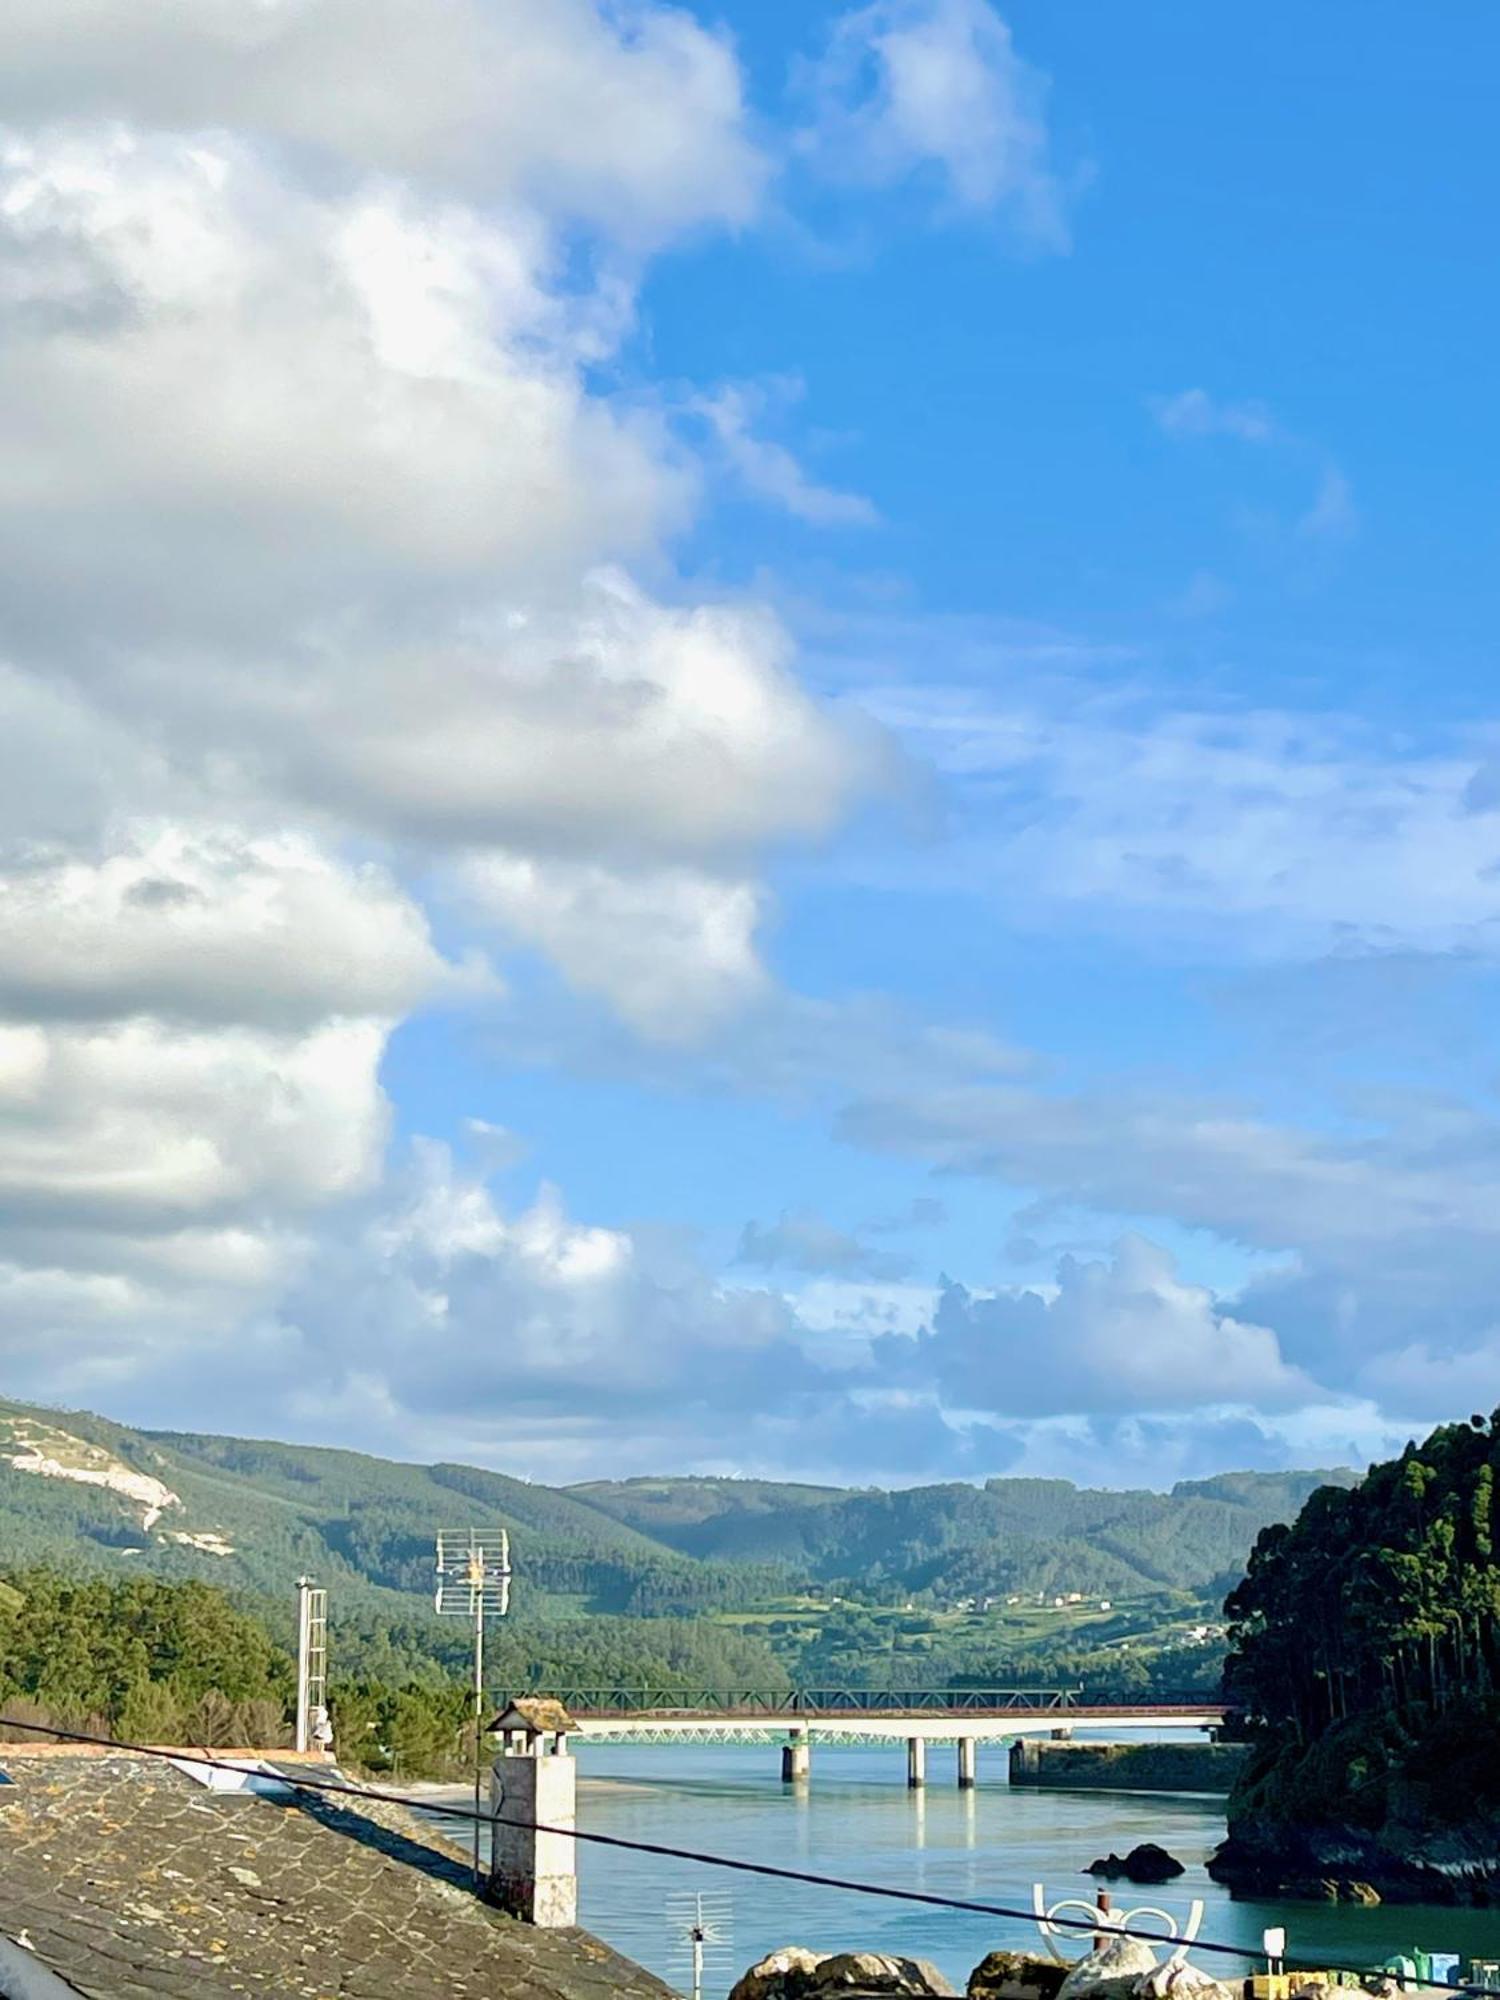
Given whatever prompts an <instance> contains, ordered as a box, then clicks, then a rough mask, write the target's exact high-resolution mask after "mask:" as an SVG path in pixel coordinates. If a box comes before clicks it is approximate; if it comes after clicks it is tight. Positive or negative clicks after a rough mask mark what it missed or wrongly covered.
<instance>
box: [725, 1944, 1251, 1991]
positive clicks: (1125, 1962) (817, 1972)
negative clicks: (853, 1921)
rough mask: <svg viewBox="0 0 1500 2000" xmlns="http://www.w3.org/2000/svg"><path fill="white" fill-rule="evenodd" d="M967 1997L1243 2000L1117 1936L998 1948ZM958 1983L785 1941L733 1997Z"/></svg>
mask: <svg viewBox="0 0 1500 2000" xmlns="http://www.w3.org/2000/svg"><path fill="white" fill-rule="evenodd" d="M964 1990H965V1993H966V1995H967V1996H968V2000H1238V1994H1239V1982H1238V1981H1236V1982H1235V1984H1234V1985H1233V1986H1226V1985H1223V1984H1221V1983H1220V1982H1219V1981H1218V1980H1216V1979H1214V1978H1212V1977H1211V1976H1210V1975H1209V1974H1208V1973H1205V1972H1202V1971H1200V1970H1199V1968H1198V1967H1197V1966H1195V1965H1187V1964H1177V1963H1175V1962H1173V1961H1172V1960H1171V1959H1170V1958H1168V1959H1167V1960H1165V1961H1162V1962H1160V1963H1159V1962H1158V1960H1157V1957H1156V1953H1155V1952H1154V1951H1153V1950H1152V1949H1151V1947H1150V1946H1149V1945H1148V1944H1145V1943H1143V1942H1142V1941H1141V1940H1140V1939H1138V1938H1126V1937H1116V1938H1111V1939H1109V1940H1108V1942H1107V1943H1105V1944H1103V1945H1101V1946H1099V1947H1097V1948H1096V1949H1095V1950H1093V1951H1091V1952H1088V1953H1087V1954H1086V1955H1085V1956H1084V1957H1083V1958H1081V1959H1078V1960H1076V1961H1074V1963H1073V1964H1071V1965H1061V1964H1059V1963H1057V1962H1056V1961H1055V1960H1053V1959H1050V1958H1038V1957H1035V1956H1032V1955H1031V1954H1029V1953H1026V1952H1019V1951H992V1952H991V1953H990V1954H989V1955H988V1957H986V1958H984V1959H982V1960H981V1961H980V1963H979V1964H978V1965H976V1966H975V1968H974V1970H973V1971H972V1972H971V1973H970V1975H969V1978H968V1982H967V1985H966V1986H965V1989H964ZM953 1993H954V1988H953V1987H952V1986H950V1985H949V1983H948V1981H947V1980H946V1979H944V1977H943V1975H942V1974H941V1973H940V1972H938V1971H937V1970H936V1968H935V1967H933V1966H931V1965H929V1964H928V1963H927V1962H926V1960H925V1959H920V1958H892V1957H889V1956H887V1955H886V1954H884V1953H882V1952H873V1951H849V1952H833V1953H819V1952H812V1951H806V1950H804V1949H803V1948H802V1946H800V1945H783V1946H782V1948H781V1950H780V1951H773V1952H771V1953H770V1954H769V1956H767V1957H766V1958H763V1959H762V1960H761V1961H760V1962H759V1964H757V1965H752V1966H751V1968H750V1970H749V1971H748V1972H747V1973H746V1974H745V1975H744V1977H743V1978H742V1979H741V1980H740V1981H739V1983H738V1984H737V1985H736V1986H735V1988H734V1990H733V1991H732V1992H731V1994H730V1996H729V2000H834V1996H837V2000H897V1996H905V2000H935V1996H946V1995H952V1994H953Z"/></svg>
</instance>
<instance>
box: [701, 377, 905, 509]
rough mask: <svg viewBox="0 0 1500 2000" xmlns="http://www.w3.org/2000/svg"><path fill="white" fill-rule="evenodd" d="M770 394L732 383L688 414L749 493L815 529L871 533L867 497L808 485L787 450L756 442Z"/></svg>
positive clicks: (770, 442)
mask: <svg viewBox="0 0 1500 2000" xmlns="http://www.w3.org/2000/svg"><path fill="white" fill-rule="evenodd" d="M770 400H771V397H770V392H769V391H767V390H766V389H764V388H757V387H756V386H755V385H754V384H750V383H743V382H728V383H725V384H724V385H723V386H722V387H721V388H719V389H716V390H715V391H714V392H713V393H712V394H711V395H704V396H697V397H694V398H693V399H692V401H691V402H690V404H689V406H688V407H689V408H690V409H691V410H692V411H694V412H696V414H697V415H698V416H700V417H702V418H703V419H704V421H705V422H706V423H707V424H708V426H709V428H710V429H711V431H712V432H713V435H714V437H715V438H716V440H717V441H718V445H719V449H720V451H721V453H722V454H723V457H724V461H725V463H726V464H727V465H728V467H729V469H730V471H731V472H732V473H733V474H734V476H735V478H736V479H737V480H738V481H739V483H740V484H741V485H742V486H743V487H744V488H745V489H746V491H747V492H750V493H753V494H755V495H756V496H757V497H758V498H759V499H762V500H769V501H771V502H772V503H773V504H774V505H775V506H778V507H782V508H784V509H785V510H786V512H787V513H788V514H791V515H793V516H794V517H795V518H796V519H797V520H799V521H806V522H808V523H809V524H810V525H811V526H813V527H816V528H838V527H867V526H869V525H870V524H871V523H873V522H874V521H875V520H876V519H877V518H878V517H877V515H876V512H875V509H874V507H873V506H872V505H871V504H870V502H869V501H868V500H867V499H866V498H865V497H864V495H863V494H862V493H845V492H841V491H840V490H839V489H838V488H837V487H833V486H820V485H818V483H817V482H816V481H815V480H812V479H809V478H808V476H807V474H806V472H805V471H804V470H803V469H802V467H801V466H800V465H799V464H798V462H797V460H796V459H795V458H794V457H793V456H792V454H791V452H789V451H788V450H787V448H786V446H785V445H781V444H777V443H775V442H774V441H773V440H771V439H769V438H765V437H760V436H757V434H756V428H755V427H756V426H757V425H758V424H759V423H761V422H763V421H764V418H765V415H766V411H767V405H768V403H769V402H770Z"/></svg>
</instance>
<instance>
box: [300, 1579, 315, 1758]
mask: <svg viewBox="0 0 1500 2000" xmlns="http://www.w3.org/2000/svg"><path fill="white" fill-rule="evenodd" d="M311 1669H312V1578H311V1577H310V1576H299V1577H298V1579H297V1736H296V1743H297V1748H298V1749H299V1750H306V1749H307V1748H308V1740H309V1739H308V1729H309V1723H310V1721H311V1717H310V1715H309V1701H308V1677H309V1674H310V1672H311Z"/></svg>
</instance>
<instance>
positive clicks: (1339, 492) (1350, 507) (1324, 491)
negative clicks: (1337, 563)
mask: <svg viewBox="0 0 1500 2000" xmlns="http://www.w3.org/2000/svg"><path fill="white" fill-rule="evenodd" d="M1358 528H1359V510H1358V508H1357V507H1356V506H1355V504H1354V490H1353V488H1352V487H1351V486H1350V484H1349V481H1348V479H1347V478H1346V477H1345V476H1344V474H1343V473H1342V472H1340V470H1339V468H1338V467H1337V466H1336V465H1333V464H1331V463H1330V464H1328V465H1325V466H1324V468H1323V476H1322V478H1321V479H1320V480H1319V481H1318V491H1317V497H1316V498H1315V499H1314V501H1313V504H1312V505H1311V507H1309V508H1308V510H1307V512H1306V513H1305V514H1304V515H1303V516H1302V518H1301V520H1299V521H1298V523H1297V532H1298V534H1299V535H1302V536H1304V537H1305V538H1306V539H1307V540H1308V541H1313V542H1347V541H1348V540H1349V539H1350V538H1351V536H1353V535H1354V534H1355V533H1356V532H1357V530H1358Z"/></svg>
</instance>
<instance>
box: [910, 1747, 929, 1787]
mask: <svg viewBox="0 0 1500 2000" xmlns="http://www.w3.org/2000/svg"><path fill="white" fill-rule="evenodd" d="M906 1782H907V1785H908V1787H909V1788H910V1789H911V1790H912V1791H917V1790H919V1789H920V1788H921V1786H923V1785H925V1784H926V1783H927V1738H926V1737H925V1736H908V1737H907V1739H906Z"/></svg>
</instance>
